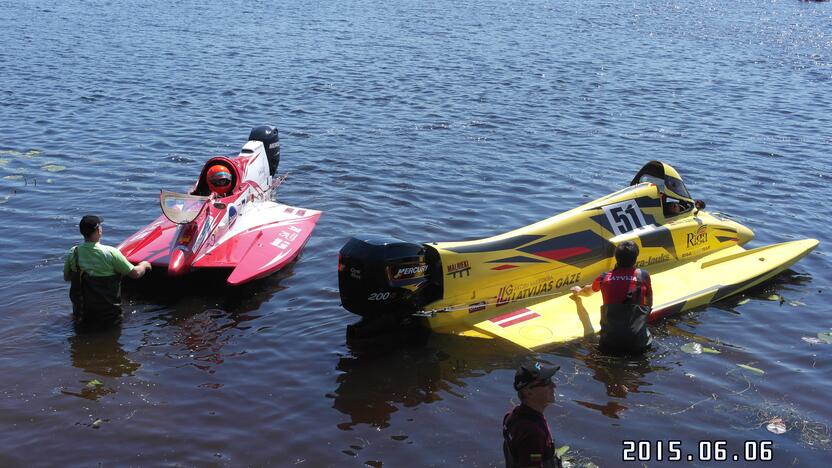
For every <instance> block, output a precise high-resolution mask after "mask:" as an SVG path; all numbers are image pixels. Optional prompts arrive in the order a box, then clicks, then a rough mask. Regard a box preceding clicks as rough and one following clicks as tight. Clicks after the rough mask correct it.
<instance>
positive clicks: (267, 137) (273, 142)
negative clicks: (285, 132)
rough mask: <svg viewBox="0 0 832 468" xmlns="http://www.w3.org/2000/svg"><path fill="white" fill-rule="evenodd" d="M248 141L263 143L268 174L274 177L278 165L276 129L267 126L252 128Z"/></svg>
mask: <svg viewBox="0 0 832 468" xmlns="http://www.w3.org/2000/svg"><path fill="white" fill-rule="evenodd" d="M248 139H249V141H251V140H254V141H259V142H261V143H263V146H264V147H265V148H266V157H267V158H268V160H269V173H270V174H271V175H274V174H275V172H277V166H278V165H279V164H280V138H279V137H278V135H277V128H275V127H271V126H268V125H263V126H260V127H254V128H253V129H251V133H249V135H248Z"/></svg>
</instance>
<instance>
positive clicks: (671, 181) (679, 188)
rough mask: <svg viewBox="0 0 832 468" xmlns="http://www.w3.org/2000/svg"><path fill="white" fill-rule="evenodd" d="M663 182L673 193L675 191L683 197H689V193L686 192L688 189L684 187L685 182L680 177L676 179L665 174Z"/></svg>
mask: <svg viewBox="0 0 832 468" xmlns="http://www.w3.org/2000/svg"><path fill="white" fill-rule="evenodd" d="M665 184H667V188H668V189H669V190H672V191H673V192H674V193H677V194H679V195H681V196H683V197H684V198H690V194H689V193H688V189H687V188H685V183H684V182H682V181H681V179H677V178H675V177H671V176H665Z"/></svg>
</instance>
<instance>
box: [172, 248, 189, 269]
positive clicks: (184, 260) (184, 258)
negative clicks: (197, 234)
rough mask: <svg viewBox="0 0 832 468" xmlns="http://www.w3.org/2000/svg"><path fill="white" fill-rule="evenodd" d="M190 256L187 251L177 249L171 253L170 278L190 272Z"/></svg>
mask: <svg viewBox="0 0 832 468" xmlns="http://www.w3.org/2000/svg"><path fill="white" fill-rule="evenodd" d="M188 263H189V262H188V255H187V252H185V249H183V248H180V247H177V248H175V249H173V252H171V253H170V260H169V261H168V276H179V275H183V274H185V273H186V272H187V271H188V266H189V265H188Z"/></svg>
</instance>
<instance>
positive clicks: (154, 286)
mask: <svg viewBox="0 0 832 468" xmlns="http://www.w3.org/2000/svg"><path fill="white" fill-rule="evenodd" d="M293 266H294V263H292V264H290V265H289V266H287V267H286V268H284V269H283V270H281V271H280V272H279V273H277V274H275V275H272V276H270V277H268V278H264V279H261V280H258V281H254V282H252V283H248V284H245V285H242V286H237V287H231V286H228V285H227V284H226V283H225V279H226V278H227V272H219V273H213V272H197V273H192V274H190V275H187V276H185V277H182V278H176V279H175V280H170V279H168V278H164V277H162V276H161V275H157V276H156V277H154V278H152V279H151V281H147V282H139V283H138V284H136V285H135V286H134V287H132V288H130V291H129V296H128V297H129V298H130V299H132V300H134V301H147V300H151V301H153V302H154V303H155V304H156V306H155V309H154V312H155V313H154V314H152V315H150V314H147V313H145V314H144V315H145V316H146V317H145V318H144V319H145V320H146V321H147V322H148V323H149V324H152V326H150V327H147V328H146V330H145V332H144V336H143V337H142V338H141V344H140V346H139V348H138V349H140V350H141V349H144V348H153V347H157V346H160V345H161V346H164V347H165V348H172V349H168V350H167V351H166V352H165V355H166V357H169V358H171V359H176V360H179V359H186V362H189V363H190V365H193V366H194V367H195V368H197V369H199V370H201V371H204V372H206V373H208V374H213V373H214V372H215V371H216V367H217V366H218V365H220V364H223V363H224V362H225V361H226V360H227V359H228V358H230V357H234V356H238V355H241V354H244V353H245V351H244V350H236V351H231V352H228V351H225V350H224V348H225V347H226V346H227V345H228V344H229V343H230V342H231V341H232V340H233V337H234V332H235V331H239V330H245V329H247V328H248V325H247V323H248V322H251V321H254V320H256V319H258V318H259V317H260V316H261V313H259V312H258V311H259V309H260V307H261V306H262V304H263V303H264V302H266V301H268V300H269V299H270V298H271V297H272V296H273V295H274V294H275V293H277V292H279V291H281V290H283V289H285V287H283V286H281V285H280V281H282V280H284V279H285V278H287V277H289V276H291V275H292V268H293ZM208 385H215V386H217V387H218V386H221V385H220V384H208Z"/></svg>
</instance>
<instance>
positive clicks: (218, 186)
mask: <svg viewBox="0 0 832 468" xmlns="http://www.w3.org/2000/svg"><path fill="white" fill-rule="evenodd" d="M205 175H206V178H207V179H208V188H210V189H211V191H212V192H214V193H216V194H218V195H225V194H226V193H228V192H230V191H231V170H230V169H228V167H226V166H225V165H223V164H214V165H213V166H211V167H209V168H208V172H207V173H206V174H205Z"/></svg>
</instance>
